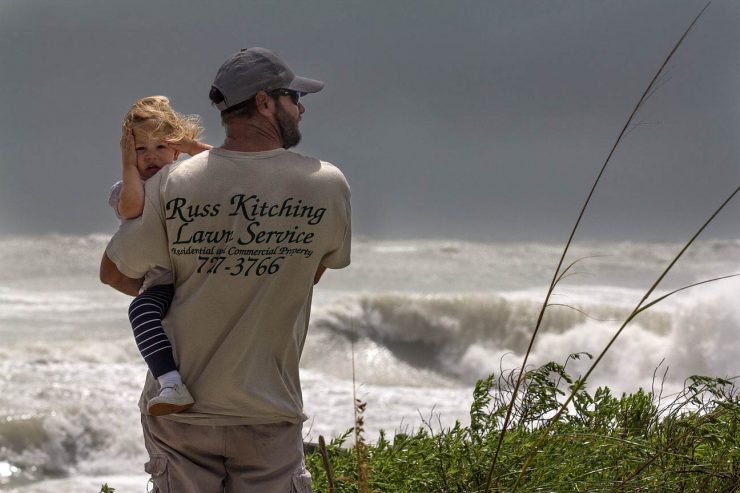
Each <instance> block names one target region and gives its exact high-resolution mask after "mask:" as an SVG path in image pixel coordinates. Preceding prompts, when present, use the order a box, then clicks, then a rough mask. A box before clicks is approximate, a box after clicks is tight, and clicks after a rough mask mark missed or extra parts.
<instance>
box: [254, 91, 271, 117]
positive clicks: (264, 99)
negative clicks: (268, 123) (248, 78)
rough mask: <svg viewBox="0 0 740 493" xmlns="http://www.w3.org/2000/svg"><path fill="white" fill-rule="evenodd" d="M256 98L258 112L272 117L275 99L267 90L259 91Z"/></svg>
mask: <svg viewBox="0 0 740 493" xmlns="http://www.w3.org/2000/svg"><path fill="white" fill-rule="evenodd" d="M254 98H255V99H254V102H255V106H256V107H257V112H258V113H259V114H260V115H262V116H265V117H268V118H270V117H271V116H272V111H273V110H274V109H275V108H274V107H275V100H274V99H272V98H271V97H270V95H269V94H267V93H266V92H265V91H260V92H258V93H257V94H256V95H255V96H254Z"/></svg>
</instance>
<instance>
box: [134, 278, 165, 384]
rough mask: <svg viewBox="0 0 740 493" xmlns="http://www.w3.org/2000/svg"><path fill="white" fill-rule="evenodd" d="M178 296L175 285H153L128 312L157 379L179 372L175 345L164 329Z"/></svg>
mask: <svg viewBox="0 0 740 493" xmlns="http://www.w3.org/2000/svg"><path fill="white" fill-rule="evenodd" d="M174 296H175V286H174V285H173V284H164V285H160V286H152V287H151V288H149V289H147V290H146V291H144V292H143V293H141V294H140V295H139V296H137V297H136V298H134V301H132V302H131V306H129V309H128V318H129V320H130V321H131V327H132V328H133V329H134V339H135V340H136V345H137V346H138V347H139V352H140V353H141V355H142V356H143V357H144V361H146V364H147V365H148V366H149V370H150V371H151V372H152V375H154V378H157V377H159V376H160V375H164V374H165V373H167V372H170V371H173V370H177V365H175V359H174V358H173V356H172V345H171V344H170V340H169V339H168V338H167V335H166V334H165V333H164V329H163V328H162V319H163V318H164V316H165V314H166V313H167V310H169V308H170V303H172V298H173V297H174Z"/></svg>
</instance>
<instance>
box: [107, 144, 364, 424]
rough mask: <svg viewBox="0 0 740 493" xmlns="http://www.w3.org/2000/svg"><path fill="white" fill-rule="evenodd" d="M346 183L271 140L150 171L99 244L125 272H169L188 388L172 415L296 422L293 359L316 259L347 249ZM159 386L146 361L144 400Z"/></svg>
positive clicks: (345, 255) (299, 416)
mask: <svg viewBox="0 0 740 493" xmlns="http://www.w3.org/2000/svg"><path fill="white" fill-rule="evenodd" d="M350 240H351V227H350V192H349V186H348V185H347V181H346V180H345V178H344V175H342V172H341V171H339V170H338V169H337V168H336V167H334V166H333V165H331V164H329V163H326V162H322V161H319V160H317V159H314V158H309V157H306V156H302V155H300V154H297V153H294V152H291V151H286V150H284V149H275V150H272V151H266V152H250V153H245V152H234V151H226V150H223V149H213V150H211V151H210V152H203V153H201V154H198V155H197V156H195V157H193V158H191V159H189V160H187V161H184V162H182V163H175V164H172V165H170V166H167V167H165V168H164V169H162V171H160V172H159V173H158V174H157V175H155V176H154V177H152V178H150V179H149V180H148V181H147V183H146V200H145V206H144V213H143V214H142V216H141V217H140V218H138V219H134V220H131V221H127V222H125V223H123V224H122V225H121V227H120V229H119V230H118V232H117V233H116V234H115V236H114V237H113V238H112V239H111V242H110V244H109V245H108V248H107V250H106V253H107V255H108V257H109V258H110V259H111V260H112V261H113V262H114V263H115V264H116V265H117V266H118V269H119V270H120V271H121V272H122V273H123V274H125V275H127V276H129V277H133V278H139V277H142V276H143V275H144V274H145V273H146V272H147V271H149V270H151V269H152V268H154V267H162V268H165V269H169V270H171V271H172V272H173V274H174V276H175V298H174V300H173V302H172V305H171V307H170V310H169V312H168V313H167V316H166V317H165V319H164V321H163V325H164V328H165V332H166V333H167V336H168V337H169V338H170V341H171V342H172V347H173V351H174V354H175V361H176V362H177V363H178V366H179V369H180V373H181V374H182V376H183V379H184V381H185V383H186V384H187V386H188V388H189V389H190V391H191V393H192V394H193V397H194V398H195V405H194V406H193V407H192V408H191V409H190V411H188V412H185V413H181V414H177V415H170V416H168V417H169V418H170V419H174V420H176V421H181V422H186V423H192V424H204V425H231V424H260V423H273V422H279V421H290V422H301V421H303V420H305V415H304V414H303V411H302V409H303V398H302V395H301V386H300V379H299V375H298V363H299V359H300V356H301V352H302V350H303V344H304V341H305V338H306V332H307V329H308V319H309V313H310V309H311V294H312V289H313V277H314V274H315V272H316V270H317V269H318V267H319V264H323V265H324V266H326V267H328V268H333V269H339V268H342V267H345V266H347V265H349V261H350ZM157 391H158V386H157V383H156V381H155V380H154V378H153V377H152V375H151V373H149V374H148V375H147V380H146V384H145V386H144V391H143V393H142V398H141V400H140V408H141V410H142V412H144V413H145V412H146V403H147V401H148V399H150V398H151V397H152V396H154V395H156V393H157Z"/></svg>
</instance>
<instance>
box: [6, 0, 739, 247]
mask: <svg viewBox="0 0 740 493" xmlns="http://www.w3.org/2000/svg"><path fill="white" fill-rule="evenodd" d="M703 5H704V0H699V1H693V0H691V1H689V0H685V1H683V0H569V1H558V0H537V1H535V0H511V1H500V0H481V1H465V0H462V1H451V0H450V1H444V2H443V1H432V0H426V1H397V0H392V1H367V0H364V1H334V2H328V1H311V2H306V1H301V0H295V1H259V2H255V1H245V0H229V1H221V2H212V3H209V4H208V5H206V2H200V1H195V0H177V1H156V2H154V1H150V0H146V1H145V0H127V1H126V2H123V1H118V2H101V1H97V0H96V1H78V0H68V1H65V2H59V1H56V0H0V63H1V64H2V77H1V78H0V108H2V112H1V113H0V234H19V233H21V234H39V233H46V232H50V233H65V234H79V233H88V232H111V231H113V230H115V228H116V226H117V222H116V220H115V218H114V217H113V214H112V211H111V210H110V209H109V207H108V206H107V197H108V189H109V187H110V185H111V184H112V183H113V182H114V181H116V180H117V179H118V176H119V174H120V165H119V162H120V158H119V150H118V138H119V128H120V121H121V118H122V116H123V114H124V112H125V111H126V110H127V109H128V107H129V106H130V105H131V103H132V102H133V101H134V100H136V99H137V98H140V97H143V96H148V95H152V94H165V95H167V96H169V97H170V98H171V100H172V102H173V105H174V106H175V108H176V109H177V110H179V111H181V112H184V113H198V114H200V115H202V117H203V122H204V124H205V127H206V135H205V140H206V141H207V142H209V143H211V144H215V145H219V144H220V143H221V142H222V136H223V133H222V129H221V127H220V124H219V120H218V114H217V111H216V110H215V109H213V108H211V107H210V106H209V103H208V99H207V93H208V89H209V87H210V83H211V80H212V78H213V75H214V74H215V72H216V70H217V68H218V66H219V65H220V64H221V62H222V61H223V60H224V59H225V58H226V57H227V56H228V55H230V54H231V53H233V52H235V51H237V50H238V49H240V48H243V47H249V46H265V47H270V48H273V49H275V50H277V51H278V52H279V53H280V54H281V55H282V56H283V58H285V59H286V60H287V61H288V63H289V64H290V65H291V67H292V68H293V69H294V70H295V71H296V72H297V73H298V74H300V75H305V76H307V77H312V78H317V79H321V80H324V81H325V82H326V88H325V90H324V91H322V92H321V93H319V94H317V95H312V96H309V97H307V98H306V99H305V102H304V103H305V106H306V109H307V111H306V114H305V115H304V119H303V122H302V131H303V135H304V141H303V143H301V145H300V146H299V147H298V149H297V150H298V151H299V152H302V153H305V154H310V155H314V156H316V157H320V158H322V159H325V160H328V161H331V162H333V163H335V164H337V165H339V166H340V167H341V168H342V170H343V171H344V172H345V174H346V175H347V177H348V179H349V181H350V184H351V186H352V191H353V217H354V229H355V233H356V234H359V235H364V236H369V237H373V238H418V237H425V238H459V239H471V240H534V241H539V240H542V241H560V240H563V239H564V238H565V237H566V234H567V230H568V228H570V227H571V225H572V223H573V221H574V220H575V216H576V214H577V212H578V209H579V208H580V204H581V202H582V201H583V199H584V198H585V196H586V193H587V191H588V188H589V187H590V184H591V182H592V180H593V179H594V177H595V175H596V172H597V170H598V168H599V167H600V165H601V162H602V161H603V159H604V157H605V156H606V154H607V152H608V150H609V148H610V147H611V145H612V143H613V140H614V139H615V137H616V135H617V133H618V132H619V130H620V128H621V126H622V125H623V123H624V121H625V119H626V117H627V115H628V114H629V112H630V111H631V108H632V106H633V105H634V104H635V102H636V101H637V99H638V98H639V96H640V94H641V93H642V91H643V89H644V87H645V86H646V84H647V83H648V81H649V80H650V78H651V77H652V74H653V72H654V71H655V70H656V69H657V67H658V66H659V65H660V63H661V62H662V60H663V58H664V56H665V55H666V54H667V52H668V51H669V50H670V48H671V47H672V45H673V44H674V43H675V41H676V40H677V39H678V37H679V36H680V34H681V33H682V31H683V30H684V28H685V27H686V26H687V25H688V23H689V21H690V20H691V19H692V18H693V16H694V15H695V14H696V13H697V12H698V11H699V10H700V9H701V8H702V7H703ZM638 121H639V122H641V123H643V125H640V126H638V127H637V128H636V129H635V130H634V131H633V132H631V133H630V135H629V138H628V139H627V140H626V141H625V142H624V145H623V147H622V148H621V149H620V150H619V151H618V153H617V155H616V156H615V159H614V161H613V162H612V164H611V165H610V166H611V168H610V169H609V170H608V172H607V175H606V176H605V179H604V181H603V183H602V185H601V188H600V189H599V190H598V191H597V194H596V196H595V199H594V203H593V208H592V209H591V210H590V212H588V213H587V216H586V218H585V222H584V224H583V229H582V233H581V235H580V238H585V239H605V240H619V239H644V240H680V239H684V238H685V237H687V236H688V235H689V234H690V233H691V232H693V230H694V229H695V228H696V227H697V226H698V224H700V222H701V220H702V218H704V217H705V216H707V215H708V214H709V213H710V212H711V211H712V210H713V208H714V207H715V206H716V205H718V204H719V203H720V202H721V200H722V199H723V198H724V197H725V196H726V195H727V194H729V193H730V192H731V190H732V189H733V188H734V187H736V186H737V184H738V183H740V161H739V160H738V158H739V157H740V138H739V137H740V2H737V1H731V0H727V1H722V0H715V1H714V3H713V4H712V5H711V6H710V8H709V10H708V11H707V12H706V14H705V16H704V17H703V18H702V19H701V20H700V21H699V24H697V26H696V28H695V30H694V31H692V33H691V34H690V35H689V37H688V38H687V39H686V42H685V43H684V45H683V47H682V48H681V50H680V51H679V53H678V54H677V56H676V57H675V58H674V60H673V62H672V63H671V65H670V69H669V72H668V76H667V77H666V79H665V83H664V84H663V85H662V86H661V88H660V90H659V91H658V92H657V93H656V94H655V95H654V96H653V97H652V98H651V99H650V101H649V104H648V105H647V106H646V107H645V108H644V109H643V110H642V111H641V113H640V114H639V117H638ZM738 224H740V199H737V200H736V201H735V203H734V204H732V205H731V207H730V208H729V209H727V210H726V211H725V212H724V213H723V215H722V216H721V217H720V218H719V219H718V221H717V222H716V224H714V225H713V226H712V227H711V229H710V230H709V231H707V234H706V236H707V237H726V238H738V237H740V234H739V233H738Z"/></svg>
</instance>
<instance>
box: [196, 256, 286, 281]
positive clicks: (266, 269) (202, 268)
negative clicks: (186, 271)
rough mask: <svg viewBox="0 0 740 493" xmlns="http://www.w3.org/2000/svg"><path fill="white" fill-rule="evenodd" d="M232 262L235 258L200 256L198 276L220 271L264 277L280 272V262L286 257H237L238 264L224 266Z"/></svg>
mask: <svg viewBox="0 0 740 493" xmlns="http://www.w3.org/2000/svg"><path fill="white" fill-rule="evenodd" d="M227 258H228V259H229V260H232V259H233V257H221V256H213V257H209V256H203V255H199V256H198V262H199V263H200V264H199V265H198V270H197V272H198V274H217V273H218V272H219V271H229V275H231V276H240V275H243V276H249V275H254V276H264V275H265V274H274V273H276V272H277V271H279V270H280V263H279V262H280V261H281V260H283V259H284V258H285V256H279V257H263V258H256V257H246V258H245V257H236V259H235V260H236V263H234V264H230V265H224V262H225V260H226V259H227Z"/></svg>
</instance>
